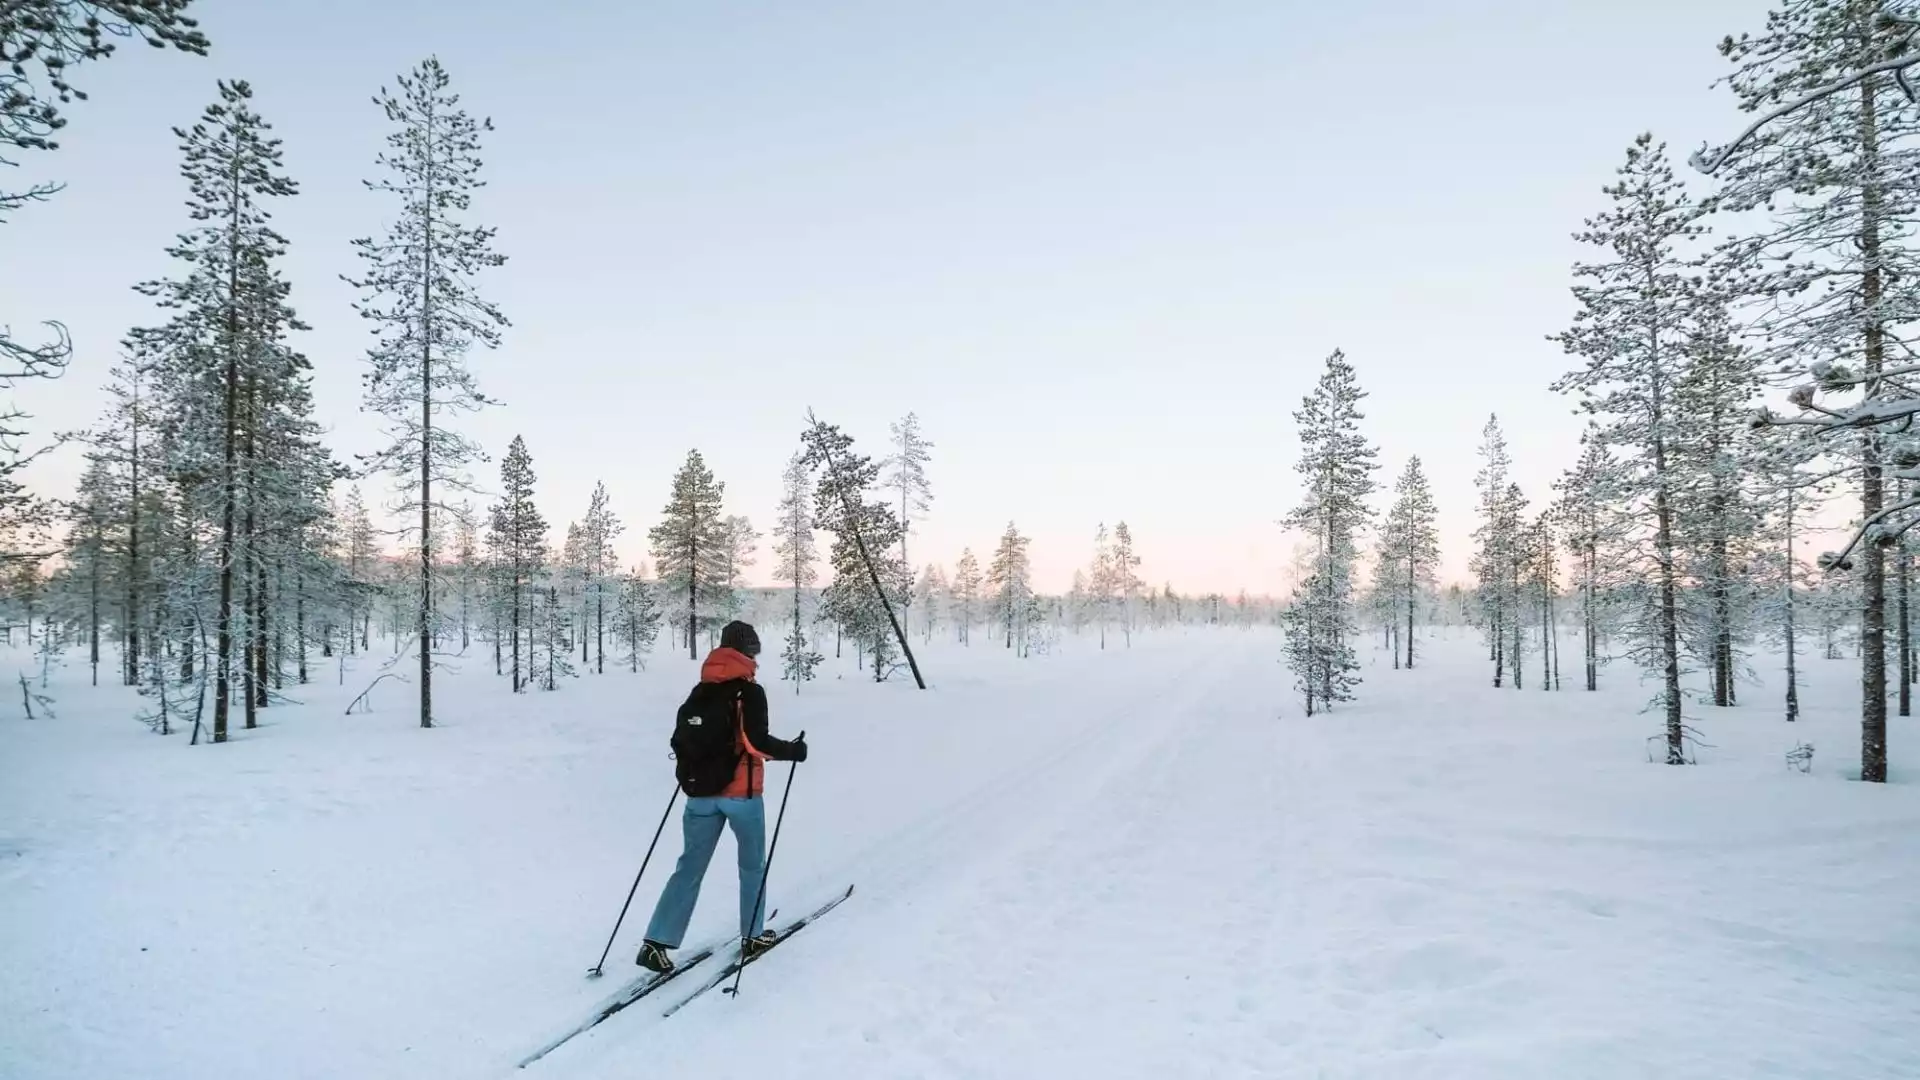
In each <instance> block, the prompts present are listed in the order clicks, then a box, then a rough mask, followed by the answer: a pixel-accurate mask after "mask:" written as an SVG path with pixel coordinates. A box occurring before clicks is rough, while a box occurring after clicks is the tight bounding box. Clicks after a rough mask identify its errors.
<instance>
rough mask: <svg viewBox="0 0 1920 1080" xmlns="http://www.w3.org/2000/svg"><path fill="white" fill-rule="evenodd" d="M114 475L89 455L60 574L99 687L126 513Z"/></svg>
mask: <svg viewBox="0 0 1920 1080" xmlns="http://www.w3.org/2000/svg"><path fill="white" fill-rule="evenodd" d="M114 496H115V492H114V490H113V479H112V476H111V475H110V474H109V472H108V469H107V463H106V461H105V460H104V459H103V458H101V457H100V456H98V455H88V457H87V465H86V468H85V470H84V471H82V472H81V474H80V482H79V485H78V486H77V488H76V489H75V491H74V494H73V498H72V499H70V500H68V501H67V502H66V505H65V510H66V515H65V516H66V519H67V536H66V554H67V564H66V566H65V567H63V568H62V569H61V570H60V571H59V573H58V575H57V577H56V582H55V584H56V589H57V592H58V595H59V596H60V600H61V605H60V606H61V607H62V608H63V611H62V621H63V622H65V624H66V626H67V628H68V630H69V632H70V633H72V635H73V636H74V637H76V638H78V639H79V640H81V641H84V642H86V643H87V662H88V666H89V668H90V669H91V673H92V680H93V685H95V686H99V685H100V640H101V634H102V630H103V628H104V627H106V626H107V625H108V624H109V623H110V622H111V621H118V620H117V619H116V618H115V616H114V613H113V610H112V609H113V607H114V606H115V604H114V594H115V592H116V590H115V588H114V585H115V582H114V579H113V575H114V571H115V570H116V569H117V567H116V565H115V560H114V558H113V552H112V548H111V544H112V542H113V541H112V537H111V535H110V534H111V532H112V531H113V529H114V525H115V523H116V522H117V521H118V520H119V519H120V518H121V516H122V514H123V511H122V510H121V508H120V507H119V506H116V505H115V498H114Z"/></svg>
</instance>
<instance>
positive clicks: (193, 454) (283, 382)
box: [138, 81, 306, 743]
mask: <svg viewBox="0 0 1920 1080" xmlns="http://www.w3.org/2000/svg"><path fill="white" fill-rule="evenodd" d="M218 90H219V95H220V100H219V101H217V102H215V103H214V104H212V105H210V106H208V107H207V109H206V110H205V111H204V112H203V113H202V115H201V119H200V121H199V122H198V123H195V124H194V125H193V126H192V127H191V128H187V129H181V128H176V129H174V133H175V135H176V136H177V137H178V138H179V139H180V149H181V153H182V157H183V163H182V165H181V175H182V176H183V177H184V178H185V179H186V180H187V185H188V191H189V194H188V198H187V211H188V215H189V217H190V218H191V219H192V220H193V221H194V222H195V223H196V224H195V225H194V227H193V228H191V229H190V230H188V231H187V232H184V233H182V234H180V237H179V239H178V240H177V241H176V242H175V243H174V244H173V245H172V246H171V247H169V248H168V249H167V251H168V254H169V255H170V256H172V257H173V258H175V259H177V260H179V262H180V263H181V267H180V276H178V277H174V278H164V279H160V280H156V281H150V282H146V283H143V284H142V285H140V286H139V287H138V288H139V290H140V291H141V292H142V293H144V294H146V295H148V296H151V297H154V298H155V299H156V300H157V301H158V302H159V304H160V306H161V307H162V308H164V309H167V310H169V311H171V312H173V315H172V317H171V319H170V320H169V322H168V323H167V324H166V326H165V327H163V328H160V329H158V330H156V331H153V332H152V337H153V339H154V340H155V341H156V343H157V344H158V346H159V347H160V348H161V349H162V351H163V352H164V353H165V355H167V356H168V357H169V358H170V359H172V360H174V361H175V362H176V363H177V365H178V366H177V367H176V368H175V370H173V371H170V372H169V373H168V386H169V390H170V392H171V394H172V395H174V396H173V400H172V401H170V402H169V405H168V408H169V411H171V412H173V413H175V414H176V415H179V416H182V417H184V418H189V423H188V424H187V425H183V426H182V429H181V431H180V433H179V437H178V439H177V441H176V443H175V446H174V452H175V454H176V455H177V456H176V459H175V467H178V468H185V469H188V470H190V471H191V472H192V473H193V476H192V478H191V479H189V480H188V483H189V484H190V487H189V489H188V490H190V491H191V492H192V494H193V495H194V496H195V497H196V504H197V505H194V506H193V507H192V508H191V510H192V512H194V513H196V514H197V513H203V512H204V513H207V514H208V519H210V520H211V521H213V522H215V523H217V524H216V525H215V532H216V536H217V539H216V541H215V543H216V548H215V556H214V557H215V566H216V568H217V571H216V573H217V578H218V582H219V585H218V589H219V593H218V602H217V607H216V608H215V612H214V621H215V643H214V650H213V652H214V656H213V663H214V687H213V740H214V741H215V742H216V743H218V742H225V741H226V739H227V732H228V718H229V715H230V711H231V704H232V698H233V690H234V683H235V679H234V675H235V671H234V667H235V661H236V659H238V660H239V661H240V663H239V667H240V671H239V675H240V683H241V686H242V689H243V691H244V693H243V701H244V703H245V708H246V717H247V721H248V723H247V726H248V727H252V726H254V725H253V722H252V721H253V715H254V712H253V710H254V709H255V708H256V707H257V704H258V698H257V696H256V693H257V690H258V688H257V687H256V686H255V685H254V681H255V678H256V669H255V667H254V666H253V665H252V664H250V663H247V662H246V661H248V660H250V659H252V648H253V645H254V643H255V637H254V635H253V634H251V633H250V632H249V630H250V627H249V625H248V620H249V617H250V615H251V616H253V617H257V612H252V611H250V607H251V606H250V605H248V604H247V603H246V601H247V600H248V599H249V598H248V596H247V595H246V590H247V589H248V588H250V583H251V582H253V580H254V578H253V574H252V573H250V571H253V570H255V569H256V566H255V563H254V562H253V555H254V552H253V550H252V547H251V542H252V541H253V540H254V539H255V537H254V536H253V535H252V533H253V530H252V529H249V528H248V526H249V525H254V526H256V527H257V525H258V524H259V517H258V513H259V509H260V507H259V505H258V502H257V500H255V499H254V498H253V497H252V493H251V491H250V490H249V479H250V467H251V466H252V465H253V464H254V462H255V460H256V459H257V458H256V455H257V451H258V445H259V443H258V440H259V436H260V433H261V431H262V430H263V428H265V427H266V425H267V424H268V423H269V422H271V420H272V419H277V418H279V417H280V416H281V414H282V412H283V410H284V408H285V405H286V400H287V399H288V397H289V396H290V395H291V394H292V393H293V392H294V389H295V387H296V385H297V384H298V383H299V381H300V380H301V379H303V377H304V369H305V366H306V365H305V361H304V360H302V359H301V358H300V357H299V356H298V355H297V354H295V353H293V352H292V351H291V350H289V349H287V348H286V347H285V346H284V344H283V339H284V338H285V336H286V335H287V333H289V332H290V331H293V330H297V329H302V327H301V325H300V323H299V322H298V320H297V319H296V318H295V316H294V313H293V309H292V308H291V307H289V306H288V305H287V303H286V298H287V294H288V291H289V290H288V285H287V283H286V281H285V279H284V278H283V277H281V275H280V273H279V271H278V269H277V268H276V260H277V259H279V258H280V256H282V255H283V254H284V253H285V251H286V240H285V239H284V238H283V237H281V236H280V234H279V233H277V232H276V231H274V229H273V228H272V226H271V225H270V224H269V221H270V219H271V214H270V213H269V212H268V210H267V205H268V203H270V202H271V201H272V200H273V199H276V198H283V197H286V196H290V195H292V194H294V193H295V191H296V190H297V187H296V185H295V184H294V182H293V181H292V180H291V179H289V178H287V177H286V175H285V174H284V173H283V172H282V171H281V151H280V141H279V140H278V139H276V138H273V137H272V136H271V134H270V131H271V128H270V126H269V125H268V124H267V123H266V121H265V120H263V119H262V118H261V117H260V115H259V114H258V113H256V112H254V111H253V110H252V108H251V106H250V104H249V103H250V101H251V99H252V97H253V91H252V88H251V87H250V86H249V85H248V84H247V83H245V82H225V81H222V82H221V83H219V84H218ZM203 477H205V478H206V479H202V478H203ZM209 503H210V504H211V505H208V504H209ZM236 652H238V653H239V654H240V655H239V656H238V657H237V658H236Z"/></svg>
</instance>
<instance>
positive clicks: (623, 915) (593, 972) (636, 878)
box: [587, 781, 680, 979]
mask: <svg viewBox="0 0 1920 1080" xmlns="http://www.w3.org/2000/svg"><path fill="white" fill-rule="evenodd" d="M679 798H680V784H679V782H678V781H675V782H674V785H673V794H672V795H670V796H668V798H667V812H666V813H664V814H661V815H660V827H659V828H657V829H655V830H653V843H651V844H648V845H647V857H646V858H644V859H641V860H640V872H639V873H638V874H635V875H633V888H631V889H628V890H627V902H626V903H624V904H621V905H620V917H619V918H617V919H615V920H613V933H611V934H608V935H607V947H606V948H604V949H601V950H600V963H598V964H595V965H593V966H592V967H590V968H588V969H587V978H589V979H597V978H599V977H600V976H601V975H602V974H604V973H603V972H602V971H601V970H600V967H601V965H602V964H605V963H606V962H607V954H608V953H610V952H612V951H613V939H614V938H617V937H619V936H620V924H621V923H623V922H626V921H627V909H628V908H630V907H632V906H633V894H634V893H637V892H639V891H640V879H641V878H642V877H644V876H645V875H646V873H647V864H648V863H650V862H652V861H653V849H654V848H656V847H658V846H659V845H660V834H661V833H663V832H666V831H667V819H668V818H670V817H672V816H673V804H674V803H675V802H676V801H678V800H679Z"/></svg>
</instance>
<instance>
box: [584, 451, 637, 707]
mask: <svg viewBox="0 0 1920 1080" xmlns="http://www.w3.org/2000/svg"><path fill="white" fill-rule="evenodd" d="M624 531H626V526H624V525H622V524H621V523H620V519H619V518H618V517H615V516H614V513H613V508H612V507H611V506H609V505H608V499H607V485H606V484H604V483H596V484H594V485H593V498H592V500H591V501H590V502H588V504H587V516H586V519H585V520H584V521H582V522H581V525H580V542H581V553H582V555H583V556H584V559H585V567H584V569H585V573H586V588H587V603H588V605H589V610H588V611H587V612H586V614H588V615H590V616H591V618H592V620H593V649H594V671H595V672H596V673H597V674H605V673H606V670H607V643H606V627H607V594H608V593H609V592H610V591H612V589H613V574H614V571H615V569H616V564H615V560H614V554H613V541H614V539H615V538H616V537H618V536H619V535H620V534H621V533H622V532H624ZM581 637H582V639H583V640H584V639H585V637H586V635H585V634H582V635H581ZM583 653H584V646H583Z"/></svg>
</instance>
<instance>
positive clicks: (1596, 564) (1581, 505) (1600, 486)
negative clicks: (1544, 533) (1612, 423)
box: [1554, 428, 1623, 690]
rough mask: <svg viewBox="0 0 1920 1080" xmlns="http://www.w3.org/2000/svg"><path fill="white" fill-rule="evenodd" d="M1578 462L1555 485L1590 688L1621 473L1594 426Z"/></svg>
mask: <svg viewBox="0 0 1920 1080" xmlns="http://www.w3.org/2000/svg"><path fill="white" fill-rule="evenodd" d="M1580 443H1581V447H1582V449H1581V452H1580V463H1579V464H1578V465H1575V466H1574V467H1573V468H1572V469H1570V470H1568V472H1567V474H1566V475H1565V476H1564V477H1562V478H1561V479H1560V482H1559V483H1558V484H1556V485H1555V487H1556V488H1557V489H1558V491H1559V493H1560V498H1559V500H1558V502H1556V503H1555V504H1554V516H1555V518H1556V519H1557V520H1558V522H1559V526H1560V532H1561V536H1562V537H1563V539H1564V542H1565V543H1566V546H1567V552H1568V554H1570V555H1572V556H1573V587H1574V591H1575V592H1576V593H1577V594H1578V596H1579V598H1580V627H1581V640H1582V643H1583V647H1584V651H1585V657H1584V670H1585V674H1586V687H1587V689H1588V690H1598V689H1599V688H1600V639H1601V635H1602V630H1603V606H1604V602H1605V601H1604V598H1605V596H1606V595H1607V587H1608V586H1607V582H1608V577H1609V575H1608V569H1609V566H1610V560H1611V558H1612V556H1613V553H1614V552H1616V551H1617V550H1619V547H1620V544H1621V543H1622V539H1623V538H1622V531H1621V530H1622V523H1621V521H1620V518H1619V514H1618V510H1617V507H1618V505H1619V504H1620V502H1621V495H1620V490H1621V489H1620V485H1621V483H1622V474H1621V471H1620V465H1619V462H1618V461H1616V460H1615V459H1614V457H1613V455H1612V454H1611V453H1609V452H1608V450H1607V444H1606V443H1605V442H1604V441H1603V440H1601V439H1599V438H1597V437H1595V434H1594V431H1593V429H1592V428H1589V429H1588V431H1587V433H1586V434H1584V435H1582V436H1581V438H1580Z"/></svg>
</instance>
